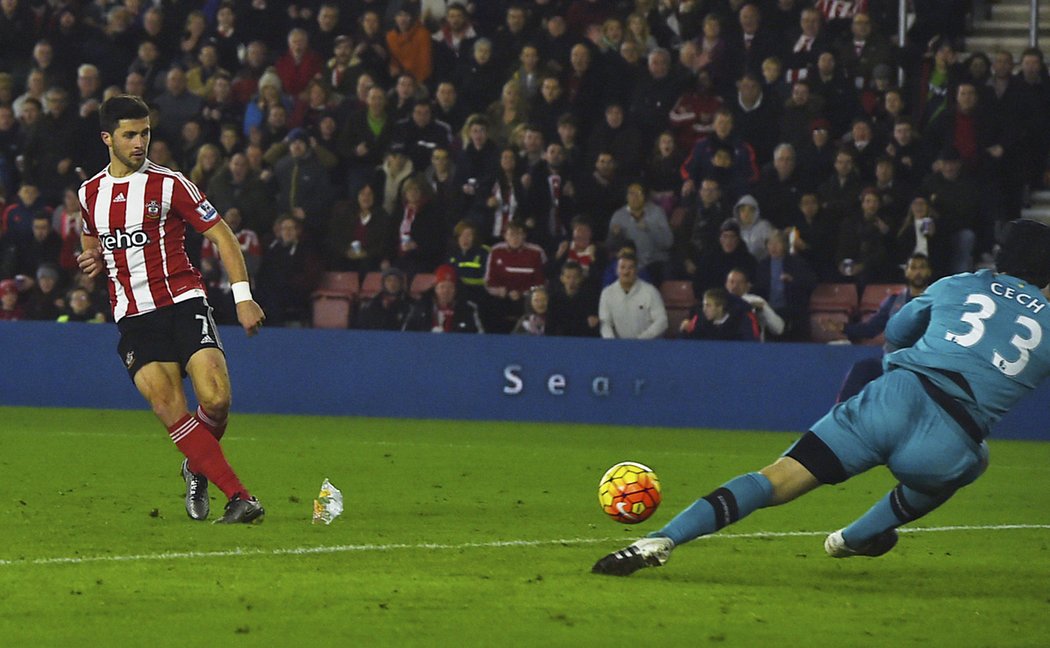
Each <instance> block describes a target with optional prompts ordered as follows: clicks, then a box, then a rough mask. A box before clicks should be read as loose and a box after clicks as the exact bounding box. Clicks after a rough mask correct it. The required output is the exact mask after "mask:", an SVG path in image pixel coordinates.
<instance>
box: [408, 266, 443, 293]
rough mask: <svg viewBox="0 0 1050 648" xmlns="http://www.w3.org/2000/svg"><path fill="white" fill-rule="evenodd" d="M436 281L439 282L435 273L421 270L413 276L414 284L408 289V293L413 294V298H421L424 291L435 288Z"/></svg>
mask: <svg viewBox="0 0 1050 648" xmlns="http://www.w3.org/2000/svg"><path fill="white" fill-rule="evenodd" d="M435 283H437V278H436V277H435V276H434V275H433V273H430V272H420V273H419V274H417V275H416V276H414V277H412V286H411V287H410V288H409V289H408V294H409V295H411V296H412V299H419V298H420V297H421V296H422V295H423V293H425V292H426V291H428V290H430V289H431V288H433V287H434V284H435Z"/></svg>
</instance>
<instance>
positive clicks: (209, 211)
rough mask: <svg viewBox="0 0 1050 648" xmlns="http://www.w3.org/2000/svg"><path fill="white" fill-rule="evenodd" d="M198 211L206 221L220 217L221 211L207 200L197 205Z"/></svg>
mask: <svg viewBox="0 0 1050 648" xmlns="http://www.w3.org/2000/svg"><path fill="white" fill-rule="evenodd" d="M197 213H198V214H200V217H201V220H202V221H204V222H205V223H210V222H211V221H213V220H215V219H216V218H218V217H219V212H217V211H215V208H214V207H212V206H211V203H210V202H208V201H207V200H205V201H204V202H202V203H201V204H199V205H197Z"/></svg>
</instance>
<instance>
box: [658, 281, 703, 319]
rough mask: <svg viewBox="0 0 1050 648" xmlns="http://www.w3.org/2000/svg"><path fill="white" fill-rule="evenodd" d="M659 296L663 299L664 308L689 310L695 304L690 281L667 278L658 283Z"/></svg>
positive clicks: (694, 295)
mask: <svg viewBox="0 0 1050 648" xmlns="http://www.w3.org/2000/svg"><path fill="white" fill-rule="evenodd" d="M660 297H661V298H662V299H663V300H664V308H666V309H668V311H670V310H671V309H672V308H673V309H685V310H689V309H690V308H692V307H693V306H696V294H695V293H694V292H693V283H692V282H691V281H676V280H669V281H665V282H663V283H662V284H660Z"/></svg>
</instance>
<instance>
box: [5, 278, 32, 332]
mask: <svg viewBox="0 0 1050 648" xmlns="http://www.w3.org/2000/svg"><path fill="white" fill-rule="evenodd" d="M18 298H19V295H18V282H17V281H15V280H14V279H4V280H3V281H0V322H12V321H16V320H24V319H26V311H25V308H23V307H22V305H21V304H19V303H18Z"/></svg>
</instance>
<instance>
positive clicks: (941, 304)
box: [884, 250, 1050, 434]
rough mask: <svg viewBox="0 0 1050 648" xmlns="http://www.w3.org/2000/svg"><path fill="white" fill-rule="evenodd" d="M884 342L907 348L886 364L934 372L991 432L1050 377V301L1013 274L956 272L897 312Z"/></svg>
mask: <svg viewBox="0 0 1050 648" xmlns="http://www.w3.org/2000/svg"><path fill="white" fill-rule="evenodd" d="M1048 254H1050V250H1048ZM886 341H887V342H889V343H891V344H893V345H896V346H898V347H902V348H901V349H900V350H899V351H895V352H893V353H891V354H889V355H887V356H886V358H885V360H884V363H885V366H886V369H887V370H889V369H893V368H895V367H903V368H906V369H910V370H912V371H915V372H917V373H920V374H923V375H925V376H927V377H929V379H930V380H931V381H933V382H934V383H935V384H936V385H937V386H938V387H940V388H941V389H942V390H943V391H945V392H947V393H948V394H950V395H951V396H954V397H955V398H956V399H957V400H958V401H960V402H961V403H963V404H964V405H965V406H966V408H967V410H968V411H969V412H970V414H971V415H972V416H973V418H974V419H975V420H976V421H977V422H978V423H979V424H980V425H981V426H983V427H984V431H985V433H986V434H987V432H988V430H990V429H991V427H992V425H994V424H995V422H996V421H998V420H999V419H1000V418H1002V416H1003V415H1004V414H1005V413H1006V412H1007V411H1008V410H1009V409H1010V408H1011V407H1012V406H1013V405H1014V403H1016V402H1017V401H1018V400H1020V399H1021V398H1022V397H1023V396H1025V395H1026V394H1028V392H1030V391H1032V390H1033V389H1034V388H1035V387H1036V385H1038V384H1039V382H1040V381H1041V380H1042V379H1043V378H1045V377H1046V376H1047V375H1050V304H1048V300H1047V298H1046V297H1045V296H1044V295H1043V293H1042V292H1041V291H1040V290H1039V289H1038V288H1037V287H1035V286H1033V285H1031V284H1028V283H1026V282H1024V281H1021V280H1020V279H1017V278H1016V277H1012V276H1010V275H1006V274H996V273H994V272H992V271H990V270H980V271H978V272H975V273H972V274H959V275H954V276H952V277H946V278H944V279H941V280H940V281H937V282H936V283H934V284H933V285H932V286H930V287H929V288H927V289H926V292H925V293H923V294H922V295H920V296H918V297H916V298H915V299H912V300H911V301H910V302H908V303H907V304H906V305H905V306H904V308H902V309H901V310H900V311H899V312H898V313H897V314H896V315H894V316H893V317H892V318H891V319H890V321H889V323H888V324H887V326H886Z"/></svg>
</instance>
